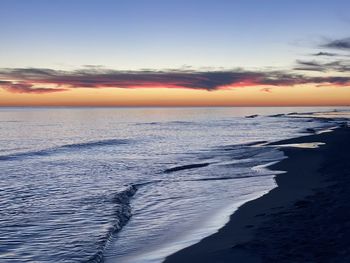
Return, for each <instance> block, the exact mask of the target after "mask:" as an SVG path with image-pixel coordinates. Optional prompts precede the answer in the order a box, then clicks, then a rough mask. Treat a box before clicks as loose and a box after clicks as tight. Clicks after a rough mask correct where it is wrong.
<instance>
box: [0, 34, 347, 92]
mask: <svg viewBox="0 0 350 263" xmlns="http://www.w3.org/2000/svg"><path fill="white" fill-rule="evenodd" d="M319 47H322V48H324V49H332V50H334V49H337V50H341V52H344V50H346V51H347V50H349V51H350V38H344V39H340V40H332V41H328V42H326V43H323V44H322V45H320V46H319ZM312 56H313V57H314V58H316V57H317V58H322V57H324V58H327V57H328V58H329V59H333V57H335V58H336V60H333V61H326V62H325V61H318V60H310V61H305V60H297V63H296V64H297V65H296V67H294V68H293V69H291V70H289V71H248V70H242V69H235V70H212V71H204V70H202V71H201V70H198V71H196V70H163V71H158V70H141V71H121V70H111V69H104V68H101V67H96V68H94V67H85V68H84V69H81V70H73V71H63V70H53V69H45V68H7V69H0V88H2V89H4V90H7V91H9V92H12V93H37V94H43V93H52V92H62V91H66V90H70V89H74V88H91V89H92V88H159V87H166V88H187V89H200V90H208V91H213V90H218V89H224V88H227V87H229V88H235V87H249V86H261V87H262V90H263V91H270V87H278V86H294V85H298V84H317V85H318V84H321V85H333V86H350V76H349V75H348V74H346V73H348V72H349V69H350V61H349V56H348V55H347V54H345V55H344V54H341V55H339V54H337V53H331V52H328V51H327V50H326V51H320V52H318V53H315V54H312ZM303 71H317V72H320V73H323V72H337V73H342V74H343V75H342V76H339V74H336V75H334V74H333V75H334V76H329V75H328V76H322V74H320V76H317V77H311V76H308V75H305V74H299V73H295V72H303Z"/></svg>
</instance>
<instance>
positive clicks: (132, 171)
mask: <svg viewBox="0 0 350 263" xmlns="http://www.w3.org/2000/svg"><path fill="white" fill-rule="evenodd" d="M332 110H333V108H25V109H21V108H2V109H0V176H1V180H0V262H100V261H101V259H102V258H104V260H105V261H106V262H118V263H119V262H133V263H137V262H161V260H162V259H163V258H164V257H165V256H167V255H168V254H170V253H173V252H175V251H177V250H179V249H181V248H183V247H185V246H188V245H190V244H193V243H195V242H198V241H199V240H200V239H201V238H203V237H205V236H207V235H210V234H212V233H214V232H215V231H216V230H217V229H218V228H220V227H221V226H223V225H224V224H225V222H226V221H227V219H228V216H229V215H230V214H231V213H232V212H233V211H234V210H235V209H236V208H237V207H238V206H239V205H241V204H242V203H244V202H246V201H248V200H251V199H253V198H256V197H257V196H259V195H261V194H263V193H266V192H267V191H269V190H270V189H272V188H273V187H274V186H275V183H274V179H273V175H274V174H275V173H273V172H271V171H269V170H268V169H266V168H265V166H266V165H268V164H270V163H271V162H275V161H278V160H280V159H282V158H283V154H282V152H280V151H278V150H276V149H274V148H271V147H264V146H263V142H265V141H269V142H270V141H277V140H280V139H285V138H291V137H296V136H299V135H302V134H305V131H306V130H307V129H308V128H309V129H310V128H316V129H320V130H322V129H326V128H327V127H331V126H334V123H332V122H325V121H322V120H318V119H314V118H310V116H309V115H308V114H305V115H298V114H296V115H298V118H296V117H295V116H294V117H293V116H292V115H280V114H283V113H291V112H297V113H302V112H325V111H328V112H329V111H332ZM256 114H257V115H258V116H252V115H256ZM271 115H274V116H271ZM333 115H334V114H333ZM335 115H337V114H335ZM245 116H251V117H250V118H246V117H245ZM311 117H312V116H311Z"/></svg>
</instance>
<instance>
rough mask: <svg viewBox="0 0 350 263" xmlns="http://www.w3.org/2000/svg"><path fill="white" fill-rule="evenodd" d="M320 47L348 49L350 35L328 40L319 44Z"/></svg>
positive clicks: (349, 47)
mask: <svg viewBox="0 0 350 263" xmlns="http://www.w3.org/2000/svg"><path fill="white" fill-rule="evenodd" d="M321 47H325V48H333V49H341V50H350V37H348V38H343V39H336V40H331V41H328V42H327V43H325V44H323V45H321Z"/></svg>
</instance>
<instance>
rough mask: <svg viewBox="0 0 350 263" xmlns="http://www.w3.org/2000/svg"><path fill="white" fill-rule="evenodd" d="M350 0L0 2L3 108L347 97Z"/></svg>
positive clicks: (335, 101)
mask: <svg viewBox="0 0 350 263" xmlns="http://www.w3.org/2000/svg"><path fill="white" fill-rule="evenodd" d="M348 10H350V1H348V0H308V1H295V0H294V1H291V0H51V1H47V0H1V1H0V36H1V37H0V40H1V41H0V106H308V105H310V106H314V105H324V106H326V105H350V74H349V69H350V30H349V28H350V15H349V12H348Z"/></svg>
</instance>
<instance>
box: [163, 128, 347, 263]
mask: <svg viewBox="0 0 350 263" xmlns="http://www.w3.org/2000/svg"><path fill="white" fill-rule="evenodd" d="M309 142H324V143H326V144H325V145H322V146H321V147H320V148H316V149H301V148H291V147H285V148H282V150H283V151H284V152H285V154H286V155H287V156H288V159H285V160H283V161H282V162H279V163H278V164H276V165H273V166H272V167H270V168H271V169H273V170H283V171H287V173H284V174H280V175H278V176H277V177H276V182H277V184H278V187H277V188H275V189H273V190H272V191H270V192H269V193H268V194H266V195H264V196H262V197H260V198H258V199H256V200H254V201H251V202H248V203H246V204H244V205H243V206H241V207H240V208H239V209H238V211H237V212H236V213H234V214H233V215H232V216H231V218H230V221H229V223H227V224H226V225H225V226H224V227H223V228H222V229H220V230H219V231H218V232H217V233H216V234H214V235H212V236H209V237H207V238H205V239H203V240H202V241H201V242H199V243H198V244H195V245H193V246H190V247H188V248H185V249H183V250H181V251H179V252H177V253H175V254H173V255H171V256H169V257H168V258H167V259H166V261H165V262H166V263H174V262H176V263H186V262H191V263H196V262H201V263H202V262H204V263H205V262H210V263H216V262H238V263H240V262H242V263H249V262H279V263H280V262H282V263H283V262H293V263H296V262H350V128H339V129H336V130H334V131H333V132H330V133H323V134H319V135H310V136H304V137H300V138H296V139H291V140H285V141H280V142H278V143H277V144H278V145H280V144H295V143H309ZM233 191H234V189H233Z"/></svg>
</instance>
